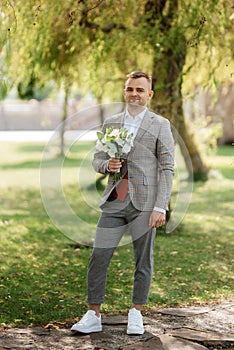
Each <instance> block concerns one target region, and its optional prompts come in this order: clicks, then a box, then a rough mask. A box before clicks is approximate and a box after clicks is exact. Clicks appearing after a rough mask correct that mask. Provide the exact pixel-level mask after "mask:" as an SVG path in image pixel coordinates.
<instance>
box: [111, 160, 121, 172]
mask: <svg viewBox="0 0 234 350" xmlns="http://www.w3.org/2000/svg"><path fill="white" fill-rule="evenodd" d="M122 163H123V160H120V159H116V158H110V159H109V160H108V170H109V171H110V172H113V173H115V172H116V171H118V170H119V169H120V168H121V167H122Z"/></svg>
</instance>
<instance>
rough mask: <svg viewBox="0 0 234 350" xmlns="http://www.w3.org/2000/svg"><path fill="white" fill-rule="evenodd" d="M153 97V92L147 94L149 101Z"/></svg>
mask: <svg viewBox="0 0 234 350" xmlns="http://www.w3.org/2000/svg"><path fill="white" fill-rule="evenodd" d="M153 96H154V92H153V90H150V92H149V99H150V100H151V98H152V97H153Z"/></svg>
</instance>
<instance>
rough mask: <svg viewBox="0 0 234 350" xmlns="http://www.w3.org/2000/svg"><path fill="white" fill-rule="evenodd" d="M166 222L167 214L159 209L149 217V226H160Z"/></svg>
mask: <svg viewBox="0 0 234 350" xmlns="http://www.w3.org/2000/svg"><path fill="white" fill-rule="evenodd" d="M165 222H166V215H165V214H163V213H160V212H159V211H156V210H153V211H152V213H151V215H150V219H149V226H150V227H152V228H153V227H155V228H158V227H160V226H162V225H164V224H165Z"/></svg>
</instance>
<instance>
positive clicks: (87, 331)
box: [71, 327, 102, 334]
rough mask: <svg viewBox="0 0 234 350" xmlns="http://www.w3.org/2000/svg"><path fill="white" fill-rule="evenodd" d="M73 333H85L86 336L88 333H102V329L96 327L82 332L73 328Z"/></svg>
mask: <svg viewBox="0 0 234 350" xmlns="http://www.w3.org/2000/svg"><path fill="white" fill-rule="evenodd" d="M71 331H72V332H80V333H85V334H88V333H96V332H101V331H102V327H96V328H89V329H87V330H84V329H83V330H81V329H78V328H72V329H71Z"/></svg>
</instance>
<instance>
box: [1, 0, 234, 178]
mask: <svg viewBox="0 0 234 350" xmlns="http://www.w3.org/2000/svg"><path fill="white" fill-rule="evenodd" d="M0 6H1V7H0V15H1V22H0V30H1V39H0V55H1V61H2V62H3V63H2V64H1V65H0V77H1V85H0V88H1V94H0V95H1V98H2V99H3V98H5V97H6V95H7V91H9V90H10V89H12V87H17V90H18V94H19V96H20V98H26V99H27V98H28V99H29V98H37V99H39V100H40V99H43V98H44V97H45V96H46V95H47V94H49V93H51V90H52V89H51V86H52V85H53V88H54V89H57V90H58V89H62V90H63V91H64V111H63V117H62V120H66V118H67V113H68V110H67V103H68V100H69V96H71V94H72V93H74V91H79V94H81V95H85V94H88V93H91V94H92V96H94V97H95V98H96V99H97V101H98V103H99V104H100V105H101V104H102V103H104V102H105V101H110V100H111V101H121V100H122V91H123V82H124V80H125V77H126V74H127V73H129V72H130V71H132V70H137V69H141V70H144V71H147V72H149V73H150V74H151V75H152V80H153V88H154V91H155V98H154V99H153V100H152V103H151V108H152V109H153V110H155V111H156V112H158V113H159V114H162V115H163V116H165V117H167V118H168V119H169V120H170V121H171V123H172V124H173V125H174V126H175V128H176V130H177V131H178V133H179V135H180V136H181V138H182V140H183V145H180V146H181V152H182V154H183V156H184V159H185V162H186V165H187V169H188V171H189V173H190V174H191V175H193V176H194V179H195V180H196V179H197V180H201V179H203V180H206V179H207V176H208V172H209V167H208V166H207V165H206V162H205V160H204V157H203V156H202V154H201V151H200V149H199V147H198V143H197V141H196V133H197V131H196V130H197V129H196V125H197V124H200V123H199V122H198V123H197V122H196V123H193V121H194V119H195V117H194V115H195V114H193V120H192V123H191V122H190V124H189V123H188V121H187V120H186V118H185V113H184V100H185V98H186V99H188V98H193V97H194V95H195V94H196V88H197V87H199V88H203V89H209V91H212V93H213V94H216V93H217V89H218V87H219V86H220V84H224V85H225V86H229V85H230V84H233V74H234V64H233V56H234V50H233V47H234V45H233V21H234V8H233V2H232V1H231V0H219V1H217V0H209V1H206V2H204V1H202V0H194V1H189V0H144V1H141V2H137V1H133V0H126V1H116V0H77V1H73V0H67V1H66V2H58V1H57V0H51V1H50V2H49V3H48V2H47V1H45V0H38V1H33V0H25V1H24V2H21V1H19V0H15V1H14V2H13V1H8V0H3V1H2V3H1V5H0ZM48 87H49V88H48ZM205 117H206V116H205ZM208 117H210V116H208ZM231 117H232V116H230V118H231ZM204 123H205V124H207V123H208V124H209V128H210V129H211V128H212V123H210V122H209V121H208V122H207V121H205V122H204ZM204 123H203V124H204ZM191 124H192V127H191ZM215 130H216V131H217V128H216V126H215ZM216 131H215V132H214V134H215V135H217V133H216ZM63 132H64V130H61V134H63ZM207 135H208V136H209V138H210V137H211V135H213V132H212V133H210V132H208V133H207ZM207 135H206V136H207ZM175 136H176V135H175ZM200 138H202V135H200ZM177 141H178V142H179V140H177ZM198 142H199V141H198ZM205 143H206V142H205ZM184 145H185V146H186V149H187V150H188V152H187V153H186V152H184V148H185V147H184ZM61 147H63V144H62V146H61ZM188 156H189V159H188ZM190 160H191V162H190Z"/></svg>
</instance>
